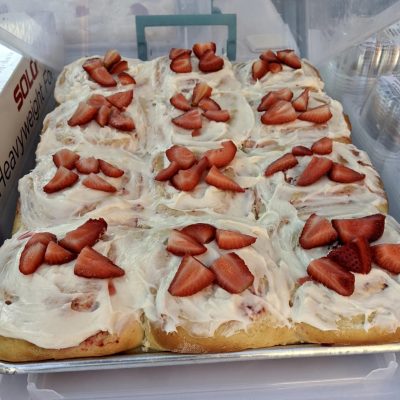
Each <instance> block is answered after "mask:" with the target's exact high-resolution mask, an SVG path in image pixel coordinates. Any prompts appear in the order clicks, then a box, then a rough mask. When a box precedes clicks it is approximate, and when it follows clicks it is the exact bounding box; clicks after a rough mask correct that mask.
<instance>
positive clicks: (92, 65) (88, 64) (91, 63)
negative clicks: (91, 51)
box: [82, 58, 103, 74]
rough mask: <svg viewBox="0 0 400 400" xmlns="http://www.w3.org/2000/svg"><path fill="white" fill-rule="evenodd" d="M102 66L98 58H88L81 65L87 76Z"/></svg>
mask: <svg viewBox="0 0 400 400" xmlns="http://www.w3.org/2000/svg"><path fill="white" fill-rule="evenodd" d="M102 66H103V61H101V59H100V58H89V59H88V60H86V61H85V62H84V63H83V65H82V67H83V69H84V70H85V71H86V72H87V73H88V74H90V73H91V72H93V71H94V70H95V69H96V68H99V67H102Z"/></svg>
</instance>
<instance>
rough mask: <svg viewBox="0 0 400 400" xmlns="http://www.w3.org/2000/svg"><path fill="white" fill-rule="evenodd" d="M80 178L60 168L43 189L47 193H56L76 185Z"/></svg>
mask: <svg viewBox="0 0 400 400" xmlns="http://www.w3.org/2000/svg"><path fill="white" fill-rule="evenodd" d="M78 179H79V176H78V175H77V174H76V173H75V172H72V171H70V170H69V169H67V168H65V167H62V166H61V167H59V168H58V169H57V172H56V173H55V175H54V176H53V178H51V180H50V181H49V182H48V183H47V184H46V185H45V186H44V187H43V190H44V191H45V192H46V193H55V192H59V191H60V190H63V189H66V188H68V187H70V186H72V185H74V184H75V183H76V182H77V180H78Z"/></svg>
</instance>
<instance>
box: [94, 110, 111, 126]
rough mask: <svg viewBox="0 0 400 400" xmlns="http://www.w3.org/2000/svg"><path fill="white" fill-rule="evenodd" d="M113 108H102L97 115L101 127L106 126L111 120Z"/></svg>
mask: <svg viewBox="0 0 400 400" xmlns="http://www.w3.org/2000/svg"><path fill="white" fill-rule="evenodd" d="M110 115H111V108H110V107H108V106H101V107H100V108H99V111H97V114H96V122H97V123H98V124H99V125H100V126H101V127H103V126H106V125H107V124H108V121H109V119H110Z"/></svg>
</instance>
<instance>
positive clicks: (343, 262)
mask: <svg viewBox="0 0 400 400" xmlns="http://www.w3.org/2000/svg"><path fill="white" fill-rule="evenodd" d="M328 258H329V259H331V260H333V261H335V262H336V263H338V264H339V265H340V266H342V267H343V268H345V269H346V270H348V271H352V272H357V273H359V274H368V273H369V272H370V271H371V249H370V247H369V243H368V241H367V240H366V239H365V238H363V237H358V238H355V239H354V240H352V241H351V242H350V243H348V244H345V245H344V246H341V247H338V248H337V249H334V250H331V251H330V252H329V253H328Z"/></svg>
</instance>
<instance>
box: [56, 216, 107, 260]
mask: <svg viewBox="0 0 400 400" xmlns="http://www.w3.org/2000/svg"><path fill="white" fill-rule="evenodd" d="M106 230H107V222H106V221H105V220H104V219H103V218H99V219H89V220H87V221H86V222H85V223H84V224H82V225H80V226H78V228H76V229H74V230H73V231H70V232H68V233H67V234H66V235H65V238H64V239H62V240H60V242H59V244H60V245H61V246H62V247H64V248H65V249H67V250H70V251H72V252H73V253H79V252H80V251H81V250H82V249H83V248H84V247H85V246H93V245H94V244H96V243H97V242H98V241H99V240H100V239H101V237H102V236H103V235H104V232H105V231H106Z"/></svg>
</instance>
